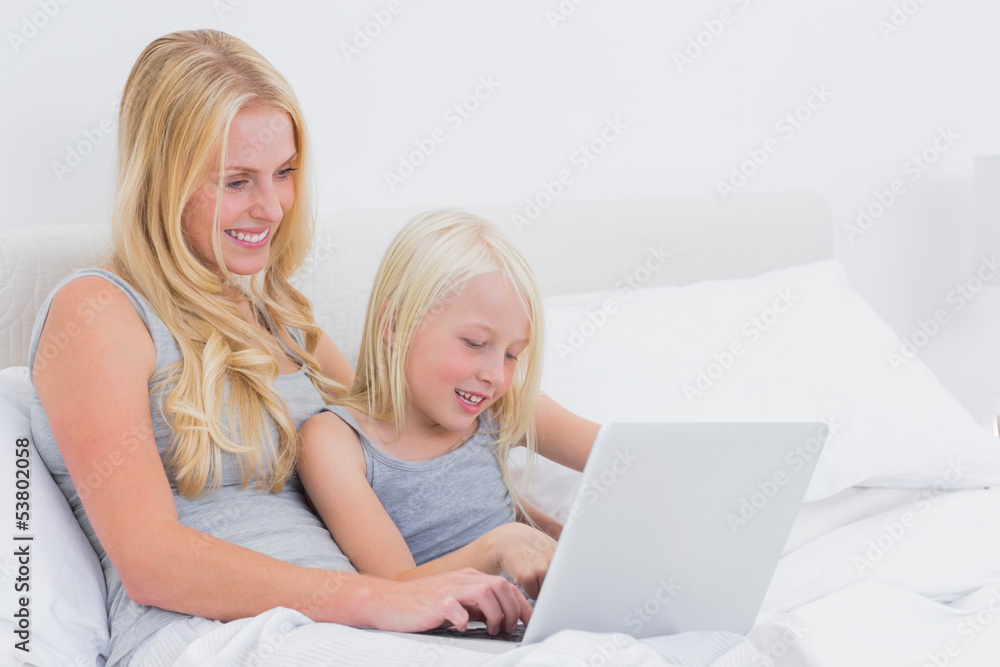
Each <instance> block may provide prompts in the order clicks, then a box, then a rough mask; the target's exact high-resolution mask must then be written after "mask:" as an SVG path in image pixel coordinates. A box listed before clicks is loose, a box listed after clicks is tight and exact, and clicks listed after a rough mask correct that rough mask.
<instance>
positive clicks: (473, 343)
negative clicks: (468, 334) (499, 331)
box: [465, 338, 483, 350]
mask: <svg viewBox="0 0 1000 667" xmlns="http://www.w3.org/2000/svg"><path fill="white" fill-rule="evenodd" d="M465 344H466V345H468V346H469V347H471V348H472V349H473V350H478V349H479V348H481V347H482V346H483V344H482V343H479V342H476V341H474V340H469V339H468V338H466V339H465Z"/></svg>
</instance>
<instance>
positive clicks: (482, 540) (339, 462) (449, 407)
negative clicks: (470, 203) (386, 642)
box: [299, 210, 555, 597]
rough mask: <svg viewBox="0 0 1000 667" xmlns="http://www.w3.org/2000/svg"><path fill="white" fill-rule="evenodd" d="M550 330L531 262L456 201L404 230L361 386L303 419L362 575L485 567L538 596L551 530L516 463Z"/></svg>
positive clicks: (324, 497)
mask: <svg viewBox="0 0 1000 667" xmlns="http://www.w3.org/2000/svg"><path fill="white" fill-rule="evenodd" d="M543 341H544V330H543V322H542V306H541V297H540V295H539V292H538V287H537V286H536V284H535V278H534V274H533V273H532V271H531V269H530V267H529V266H528V264H527V262H526V261H525V260H524V259H523V257H522V256H521V255H520V253H519V252H517V250H516V249H514V247H513V246H511V245H510V244H509V243H508V242H507V241H506V240H505V239H504V238H503V237H502V236H501V234H500V233H499V232H498V231H497V230H496V228H494V227H493V225H491V224H490V223H489V222H487V221H486V220H483V219H481V218H477V217H475V216H472V215H469V214H467V213H463V212H461V211H448V210H445V211H432V212H429V213H426V214H424V215H422V216H418V217H417V218H415V219H414V220H412V221H411V222H410V223H409V224H408V225H406V226H405V227H404V228H403V229H402V230H401V231H400V232H399V234H398V235H397V236H396V238H395V239H394V240H393V242H392V243H391V244H390V245H389V249H388V250H387V251H386V254H385V257H384V258H383V259H382V264H381V266H380V267H379V270H378V273H377V274H376V277H375V285H374V287H373V288H372V293H371V297H370V299H369V301H368V310H367V314H366V317H365V328H364V332H363V334H362V343H361V351H360V356H359V359H358V374H357V377H356V378H355V380H354V386H353V388H352V390H351V394H350V396H348V397H346V398H345V399H343V400H341V401H339V402H338V403H339V404H338V405H336V406H328V407H327V408H326V410H325V411H324V412H321V413H319V414H318V415H316V416H315V417H312V418H311V419H309V420H308V421H307V422H306V423H305V424H304V425H303V427H302V445H301V448H300V456H299V475H300V477H301V478H302V482H303V484H304V485H305V488H306V491H307V492H308V493H309V497H310V498H311V499H312V501H313V503H314V504H315V505H316V509H317V510H318V511H319V513H320V515H321V516H322V517H323V520H324V522H325V523H326V525H327V527H328V528H329V529H330V532H331V533H332V534H333V537H334V539H335V540H336V541H337V544H338V545H340V547H341V548H342V549H343V550H344V554H345V555H347V556H348V557H349V558H350V559H351V563H352V564H353V565H354V567H356V568H357V569H358V571H359V572H365V573H370V574H374V575H377V576H380V577H386V578H391V579H397V580H402V581H405V580H409V579H414V578H418V577H425V576H429V575H432V574H437V573H440V572H447V571H450V570H456V569H460V568H462V567H474V568H476V569H478V570H481V571H484V572H488V573H491V574H500V573H501V572H505V573H506V574H507V575H508V576H509V577H510V578H511V579H512V580H513V581H515V582H516V583H517V584H518V585H520V586H521V587H522V588H523V589H524V590H525V592H526V593H527V594H528V596H530V597H536V596H537V594H538V590H539V588H540V586H541V584H542V580H543V579H544V576H545V573H546V571H547V570H548V565H549V562H550V561H551V559H552V552H553V550H554V548H555V541H554V540H553V539H552V538H551V537H549V536H548V535H546V534H545V533H543V532H541V531H539V530H538V529H536V528H534V527H532V526H529V525H526V524H524V523H518V522H516V521H515V518H516V508H517V507H518V506H519V505H520V503H519V501H518V493H517V489H515V488H514V486H513V484H512V483H511V480H510V476H509V474H508V471H507V465H506V462H507V457H508V453H509V451H510V448H511V447H513V446H516V445H522V444H523V445H526V446H527V449H528V454H529V457H528V461H529V467H530V461H531V456H532V455H533V454H534V451H535V447H536V438H535V434H534V428H533V424H534V419H535V406H536V403H537V402H538V395H539V392H538V387H539V378H540V375H541V367H542V360H541V357H542V354H541V352H542V345H543ZM547 445H548V443H547V442H543V443H541V446H542V450H541V453H542V454H543V455H546V454H550V453H549V451H548V450H547V449H546V448H545V447H546V446H547Z"/></svg>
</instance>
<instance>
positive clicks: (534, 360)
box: [339, 210, 545, 504]
mask: <svg viewBox="0 0 1000 667" xmlns="http://www.w3.org/2000/svg"><path fill="white" fill-rule="evenodd" d="M494 272H496V273H499V274H500V276H501V278H502V279H503V280H504V281H505V282H506V283H507V284H509V285H511V286H512V287H513V288H514V291H515V292H516V293H517V295H518V298H519V299H520V301H521V305H522V306H523V307H524V310H525V312H526V313H527V315H528V321H529V323H530V332H531V333H530V339H529V344H528V346H527V348H525V350H524V351H523V352H521V353H520V354H519V355H518V357H517V364H516V366H515V371H514V377H513V381H512V382H511V385H510V389H509V390H508V391H507V393H505V394H504V395H503V396H502V397H500V399H498V400H497V401H496V402H495V403H494V404H493V405H492V406H490V408H489V412H490V416H491V417H492V418H493V420H494V422H495V423H496V431H495V436H496V445H497V449H496V451H497V458H498V460H499V464H500V470H501V473H502V474H503V478H504V483H505V484H506V485H507V489H508V490H509V491H510V494H511V498H513V499H514V501H515V502H517V503H518V504H520V496H521V494H520V493H519V492H518V489H517V488H516V487H515V485H514V484H513V482H512V480H511V475H510V472H509V470H508V466H507V459H508V454H509V452H510V448H511V447H513V446H514V445H516V444H518V443H520V442H522V441H524V443H525V445H526V446H527V451H528V456H527V465H526V469H525V474H524V475H523V477H522V478H523V479H528V478H529V477H530V467H531V462H532V459H533V457H534V452H535V429H534V420H535V405H536V403H537V402H538V395H539V385H540V382H541V374H542V350H543V347H544V340H545V328H544V321H543V316H542V315H543V313H542V300H541V294H540V292H539V289H538V283H537V281H536V280H535V275H534V272H532V270H531V267H530V266H529V265H528V263H527V261H526V260H525V259H524V257H523V256H522V255H521V253H520V252H519V251H518V250H517V249H516V248H514V246H513V245H511V243H510V242H509V241H508V240H507V239H506V238H504V236H503V235H502V234H501V233H500V231H499V230H498V229H497V228H496V227H495V226H494V225H493V224H491V223H490V222H488V221H487V220H484V219H483V218H480V217H478V216H475V215H472V214H470V213H466V212H464V211H458V210H437V211H430V212H427V213H424V214H422V215H419V216H417V217H416V218H414V219H413V220H411V221H410V222H409V223H408V224H407V225H406V226H405V227H404V228H403V229H402V230H401V231H400V232H399V234H397V235H396V238H395V239H394V240H393V241H392V243H391V244H390V245H389V249H388V250H387V251H386V253H385V256H384V257H383V258H382V263H381V265H380V266H379V269H378V274H377V275H376V277H375V284H374V286H373V287H372V292H371V297H370V299H369V301H368V310H367V312H366V314H365V324H364V331H363V333H362V336H361V350H360V353H359V357H358V367H357V373H356V375H355V377H354V386H353V387H352V388H351V393H350V395H349V396H348V397H347V398H345V399H343V400H341V401H339V402H340V403H341V404H346V405H349V406H351V407H353V408H355V409H357V410H360V411H362V412H365V413H367V414H368V415H369V416H371V417H373V418H375V419H378V420H383V421H388V420H392V421H393V422H394V427H395V432H396V436H397V437H398V436H399V435H400V434H401V433H402V432H403V429H404V427H405V424H404V410H405V406H406V404H407V402H408V400H409V397H410V393H409V388H408V386H407V382H406V360H407V354H408V351H409V348H410V343H411V342H412V341H413V335H414V333H415V332H416V330H417V327H419V326H420V323H421V322H422V321H423V320H424V318H425V317H428V316H433V311H434V309H435V308H439V307H441V306H442V305H443V304H446V303H448V302H450V301H451V300H453V299H455V298H456V297H457V296H458V295H459V294H460V293H461V290H462V286H463V284H464V283H465V282H467V281H468V280H470V279H471V278H474V277H476V276H479V275H483V274H487V273H494ZM390 334H391V335H390Z"/></svg>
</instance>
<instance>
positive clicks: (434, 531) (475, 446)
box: [324, 405, 514, 565]
mask: <svg viewBox="0 0 1000 667" xmlns="http://www.w3.org/2000/svg"><path fill="white" fill-rule="evenodd" d="M324 410H328V411H329V412H332V413H333V414H335V415H337V416H338V417H340V418H341V419H343V420H344V422H346V423H347V424H348V426H350V427H351V428H353V429H354V430H355V432H357V434H358V438H360V440H361V447H362V449H363V450H364V456H365V467H366V468H367V477H368V483H369V484H370V485H371V487H372V489H373V490H374V491H375V495H376V496H378V499H379V500H380V501H381V503H382V507H384V508H385V510H386V512H387V513H388V514H389V516H390V517H391V518H392V521H393V523H395V524H396V527H397V528H398V529H399V532H400V533H401V534H402V535H403V539H405V540H406V546H408V547H409V548H410V553H411V554H413V560H414V561H415V562H416V564H417V565H421V564H423V563H426V562H427V561H431V560H434V559H435V558H439V557H441V556H444V555H445V554H448V553H451V552H452V551H454V550H455V549H458V548H459V547H463V546H465V545H466V544H468V543H469V542H472V541H473V540H475V539H476V538H478V537H480V536H482V535H484V534H485V533H487V532H489V531H490V530H492V529H493V528H496V527H497V526H502V525H503V524H505V523H510V522H511V521H513V520H514V506H513V503H512V502H511V499H510V494H509V493H508V492H507V487H506V485H504V483H503V476H502V475H501V474H500V465H499V463H498V461H497V457H496V453H495V452H496V447H495V440H494V437H493V435H492V433H491V429H492V427H493V424H492V422H489V421H488V420H484V419H483V418H482V417H481V418H480V420H479V429H478V430H477V431H476V433H475V434H474V435H473V436H472V437H471V438H470V439H469V440H468V441H467V442H465V443H464V444H463V445H462V446H461V447H458V448H457V449H455V450H453V451H451V452H448V453H447V454H445V455H444V456H439V457H437V458H433V459H430V460H427V461H403V460H401V459H397V458H394V457H392V456H389V455H388V454H386V453H385V452H383V451H382V450H380V449H379V448H378V447H376V446H375V444H374V443H373V442H372V441H371V440H370V439H369V438H368V436H366V435H365V434H364V433H363V432H362V431H361V428H360V427H359V426H358V422H357V421H356V420H355V419H354V417H353V416H352V415H351V413H350V412H348V411H347V409H346V408H344V407H342V406H332V405H328V406H326V407H325V408H324Z"/></svg>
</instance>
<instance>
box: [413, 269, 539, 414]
mask: <svg viewBox="0 0 1000 667" xmlns="http://www.w3.org/2000/svg"><path fill="white" fill-rule="evenodd" d="M530 337H531V324H530V322H529V320H528V314H527V313H526V312H525V310H524V308H523V307H522V305H521V302H520V300H519V299H518V297H517V293H516V292H515V291H514V288H513V287H511V286H510V285H508V284H506V283H505V282H504V281H503V280H502V279H501V277H500V274H499V273H497V272H492V273H486V274H483V275H479V276H476V277H475V278H472V279H470V280H468V281H466V283H465V284H464V286H463V287H462V291H461V293H460V294H459V295H458V297H457V298H454V299H450V300H449V301H447V302H445V303H443V304H439V305H438V306H436V307H435V308H432V309H431V310H430V312H428V314H427V315H425V316H424V319H423V321H421V323H420V325H419V326H418V327H417V330H416V331H415V332H414V335H413V339H412V341H411V343H410V349H409V353H408V356H407V360H406V382H407V384H408V386H409V389H410V396H409V403H408V405H407V409H406V426H407V428H408V429H409V428H411V427H418V428H420V427H422V428H430V429H435V430H439V429H445V430H448V431H460V432H463V433H469V432H472V431H473V430H475V424H476V421H477V417H478V415H479V413H481V412H483V411H484V410H486V409H487V408H488V407H489V406H491V405H492V404H493V403H495V402H496V401H497V400H498V399H499V398H500V397H501V396H503V395H504V394H505V393H506V392H507V390H508V389H509V388H510V383H511V380H512V379H513V377H514V369H515V367H516V364H517V363H518V362H517V356H518V355H519V354H521V352H523V351H524V349H525V348H526V347H527V346H528V342H529V339H530Z"/></svg>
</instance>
